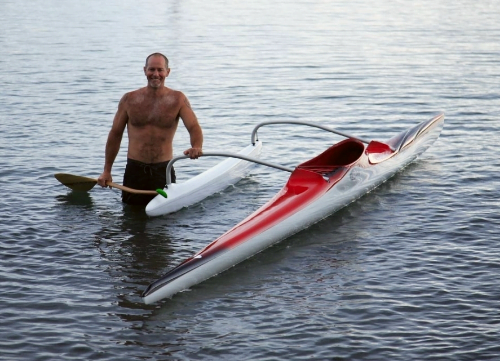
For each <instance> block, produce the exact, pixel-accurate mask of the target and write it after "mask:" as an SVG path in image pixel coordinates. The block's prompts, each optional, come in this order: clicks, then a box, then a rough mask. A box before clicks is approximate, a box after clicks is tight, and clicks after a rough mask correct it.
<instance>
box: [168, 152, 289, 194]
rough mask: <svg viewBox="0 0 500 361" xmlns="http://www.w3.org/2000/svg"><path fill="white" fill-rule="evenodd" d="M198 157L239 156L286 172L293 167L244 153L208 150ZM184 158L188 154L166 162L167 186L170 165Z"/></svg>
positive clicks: (169, 181)
mask: <svg viewBox="0 0 500 361" xmlns="http://www.w3.org/2000/svg"><path fill="white" fill-rule="evenodd" d="M200 157H229V158H239V159H243V160H247V161H249V162H253V163H258V164H262V165H266V166H268V167H271V168H276V169H280V170H284V171H287V172H293V168H288V167H283V166H281V165H278V164H273V163H269V162H264V161H262V160H260V159H257V158H252V157H247V156H245V155H241V154H237V153H225V152H216V153H211V152H208V153H203V154H202V155H200ZM186 158H189V156H187V155H180V156H177V157H174V158H172V160H171V161H170V162H168V164H167V186H168V185H170V184H172V179H171V177H170V173H171V171H172V167H173V165H174V163H175V162H177V161H178V160H180V159H186Z"/></svg>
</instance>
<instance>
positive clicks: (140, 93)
mask: <svg viewBox="0 0 500 361" xmlns="http://www.w3.org/2000/svg"><path fill="white" fill-rule="evenodd" d="M181 95H182V93H180V92H177V91H174V90H171V89H168V88H164V91H162V92H161V93H160V94H155V95H154V96H151V95H149V94H148V92H147V91H146V88H142V89H138V90H136V91H133V92H130V93H128V94H127V99H126V111H127V115H128V122H127V131H128V137H129V148H128V157H129V158H131V159H135V160H138V161H141V162H144V163H158V162H164V161H167V160H170V159H172V156H173V154H172V153H173V148H172V142H173V138H174V135H175V131H176V129H177V125H178V124H179V111H180V108H181Z"/></svg>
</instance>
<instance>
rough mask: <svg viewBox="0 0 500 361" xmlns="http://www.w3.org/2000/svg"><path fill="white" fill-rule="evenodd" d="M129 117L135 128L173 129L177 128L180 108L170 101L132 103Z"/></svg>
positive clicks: (129, 108)
mask: <svg viewBox="0 0 500 361" xmlns="http://www.w3.org/2000/svg"><path fill="white" fill-rule="evenodd" d="M128 117H129V123H130V124H131V125H133V126H135V127H146V126H154V127H159V128H171V127H175V126H177V122H178V120H179V106H178V105H177V104H176V103H175V102H172V101H169V99H161V100H155V101H147V100H144V101H141V102H131V103H130V104H129V107H128Z"/></svg>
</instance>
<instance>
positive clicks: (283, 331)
mask: <svg viewBox="0 0 500 361" xmlns="http://www.w3.org/2000/svg"><path fill="white" fill-rule="evenodd" d="M499 9H500V7H499V6H498V2H497V1H494V0H483V1H472V0H458V1H457V0H454V1H451V0H444V1H430V0H429V1H427V0H423V1H409V0H399V1H392V0H390V1H389V0H381V1H371V0H358V1H339V0H337V1H314V2H310V1H272V2H270V1H261V0H256V1H252V2H228V1H221V0H215V1H198V0H185V1H175V0H169V1H168V0H167V1H163V2H158V1H141V2H136V1H131V0H120V1H115V0H112V1H95V0H90V1H75V0H69V1H64V2H61V1H54V0H46V1H41V0H38V1H37V0H32V1H27V0H16V1H12V0H2V1H1V2H0V49H1V50H0V155H1V156H0V191H1V195H2V198H1V200H0V237H1V238H0V285H1V288H2V292H1V293H0V320H1V321H0V322H1V327H0V359H2V360H33V361H34V360H168V359H172V360H174V359H175V360H177V359H180V360H220V359H224V360H235V359H238V360H302V359H304V360H305V359H307V360H311V359H312V360H496V359H500V343H499V340H500V313H499V312H500V311H499V309H500V286H499V282H498V280H499V274H500V236H499V235H498V233H499V225H500V216H499V205H500V202H499V177H498V168H499V165H500V161H499V155H498V146H497V142H498V132H499V130H500V120H499V116H500V111H499V109H500V90H499V89H500V86H499V79H500V25H499V24H500V23H499V19H500V10H499ZM155 51H161V52H164V53H166V54H167V55H168V56H169V58H170V61H171V68H172V71H171V75H170V77H169V78H168V79H167V84H168V85H169V86H171V87H172V88H175V89H180V90H182V91H184V92H185V94H186V95H187V96H188V97H189V98H190V101H191V103H192V105H193V107H194V109H195V111H196V113H197V115H198V117H199V119H200V122H201V124H202V126H203V128H204V132H205V146H204V148H205V151H220V150H223V151H238V150H239V149H241V148H242V147H244V146H246V145H247V144H249V142H250V134H251V131H252V129H253V127H254V126H255V125H256V124H258V123H259V122H261V121H268V120H303V121H314V122H319V123H321V124H323V125H326V126H330V127H336V128H338V129H340V130H342V131H344V132H346V133H352V134H354V135H357V136H359V137H364V138H368V139H381V140H383V139H387V138H389V137H390V136H392V135H394V134H396V133H398V132H399V131H401V130H403V129H406V128H407V127H409V126H411V125H413V124H416V123H417V122H420V121H423V120H426V119H428V118H430V117H432V116H433V115H435V114H437V113H439V112H441V111H443V112H444V113H445V114H446V123H445V127H444V130H443V134H442V136H441V138H440V139H439V140H438V141H437V142H436V143H435V145H434V146H433V147H432V148H431V149H429V150H428V151H427V152H426V153H425V154H424V156H423V157H422V159H421V160H420V161H419V162H417V163H414V164H412V165H411V166H410V167H408V168H406V169H405V170H404V171H402V172H401V173H399V174H398V175H396V176H395V177H394V178H393V179H392V180H390V181H389V182H387V183H385V184H383V185H382V186H381V187H379V188H378V189H377V190H375V191H373V192H372V193H370V194H368V195H367V196H365V197H363V198H362V199H360V200H359V201H357V202H356V203H354V204H351V205H350V206H348V207H347V208H345V209H343V210H341V211H340V212H338V213H336V214H334V215H332V216H331V217H329V218H328V219H326V220H324V221H322V222H320V223H319V224H317V225H315V226H313V227H311V228H309V229H307V230H304V231H302V232H300V233H299V234H297V235H295V236H293V237H291V238H289V239H288V240H286V241H284V242H282V243H280V244H279V245H277V246H275V247H273V248H270V249H268V250H266V251H265V252H263V253H261V254H259V255H258V256H256V257H254V258H252V259H250V260H248V261H246V262H244V263H242V264H240V265H238V266H236V267H234V268H233V269H231V270H230V271H228V272H225V273H223V274H221V275H219V276H217V277H215V278H212V279H210V280H209V281H207V282H204V283H202V284H200V285H198V286H196V287H193V288H192V289H191V290H190V291H189V292H183V293H181V294H178V295H176V296H175V297H174V298H172V299H170V300H166V301H164V302H161V303H159V304H157V305H152V306H146V305H144V304H143V303H142V302H141V299H140V293H141V292H142V291H143V289H144V288H145V287H146V286H147V284H148V283H149V282H151V281H153V280H155V279H156V278H157V277H159V276H160V275H161V274H162V273H163V272H164V271H166V270H167V269H168V268H170V267H171V266H173V265H176V264H177V263H178V262H180V261H181V260H182V259H184V258H185V257H186V256H188V255H190V254H192V253H193V252H195V251H197V250H199V249H200V248H202V247H203V246H205V245H206V244H208V243H209V242H211V241H212V240H213V239H215V238H216V237H218V236H219V235H221V234H222V233H223V232H225V231H226V230H227V229H229V228H230V227H232V226H233V225H234V224H236V223H237V222H238V221H240V220H241V219H243V218H244V217H245V216H247V215H248V214H250V213H251V212H252V211H253V210H255V209H256V208H257V207H258V206H259V205H261V204H263V203H264V202H265V201H266V200H267V199H269V198H270V197H271V196H272V195H274V194H275V193H276V192H277V191H278V190H279V189H280V188H281V186H282V185H283V184H284V182H285V181H286V178H287V174H286V173H284V172H280V171H277V170H274V169H270V168H264V167H258V168H256V169H255V171H254V173H253V174H252V176H251V177H249V178H247V179H244V180H243V181H242V182H240V183H238V184H237V185H236V186H235V187H232V188H230V189H228V190H226V191H224V192H223V193H222V194H217V195H214V196H213V197H210V198H209V199H207V200H205V201H204V202H203V203H201V204H198V205H195V206H193V207H190V208H188V209H184V210H182V211H180V212H178V213H176V214H173V215H171V216H165V217H160V218H148V217H147V216H146V215H145V214H144V212H143V211H142V210H137V209H130V208H127V207H124V206H123V205H122V204H121V202H120V197H119V193H118V192H116V191H111V190H102V189H97V188H96V189H94V190H92V191H91V192H90V193H88V194H77V193H73V192H71V191H68V190H67V189H66V188H65V187H63V186H62V185H60V184H58V182H57V181H56V180H55V179H54V177H53V174H54V173H57V172H67V173H73V174H79V175H85V176H92V177H96V176H98V175H99V174H100V172H101V169H102V165H103V152H104V144H105V141H106V137H107V132H108V130H109V127H110V125H111V121H112V117H113V114H114V112H115V110H116V107H117V104H118V101H119V99H120V97H121V96H122V95H123V93H125V92H127V91H129V90H132V89H135V88H138V87H141V86H144V85H145V84H146V83H145V79H144V75H143V73H142V66H143V62H144V59H145V57H146V56H147V55H148V54H150V53H152V52H155ZM259 135H260V139H261V140H263V142H264V152H263V155H262V158H263V159H265V160H267V161H271V162H276V163H280V164H283V165H286V166H294V165H297V164H298V163H299V162H302V161H304V160H306V159H308V158H310V157H311V156H312V155H314V154H317V153H318V152H319V151H321V150H322V149H324V148H325V147H326V146H327V145H330V144H332V143H333V142H336V141H338V140H340V139H341V138H340V137H337V136H335V135H332V134H330V133H326V132H322V131H319V130H317V129H313V128H305V127H299V126H269V127H265V128H262V129H261V131H259ZM126 144H127V142H126V139H124V142H123V144H122V150H121V152H120V154H119V156H118V158H117V161H116V165H115V168H114V176H115V180H116V181H121V175H122V173H123V169H124V164H125V158H126V152H125V150H126ZM187 147H188V136H187V132H186V131H185V129H184V128H183V127H182V126H180V127H179V131H178V133H177V135H176V139H175V148H176V154H180V152H181V151H182V150H183V149H185V148H187ZM216 161H218V160H217V159H212V160H210V159H209V158H205V160H203V161H185V162H184V163H182V162H178V166H177V167H176V168H177V174H178V180H179V181H183V180H185V179H188V178H189V177H190V176H192V175H195V174H197V173H198V172H199V171H201V170H203V169H206V168H207V167H209V166H210V165H213V164H214V162H216Z"/></svg>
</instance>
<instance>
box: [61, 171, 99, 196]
mask: <svg viewBox="0 0 500 361" xmlns="http://www.w3.org/2000/svg"><path fill="white" fill-rule="evenodd" d="M54 177H56V179H57V180H58V181H59V182H61V183H62V184H64V185H65V186H66V187H68V188H71V189H73V190H75V191H82V192H87V191H89V190H91V189H92V188H94V186H95V185H96V184H97V179H94V178H88V177H82V176H79V175H73V174H67V173H57V174H54Z"/></svg>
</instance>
